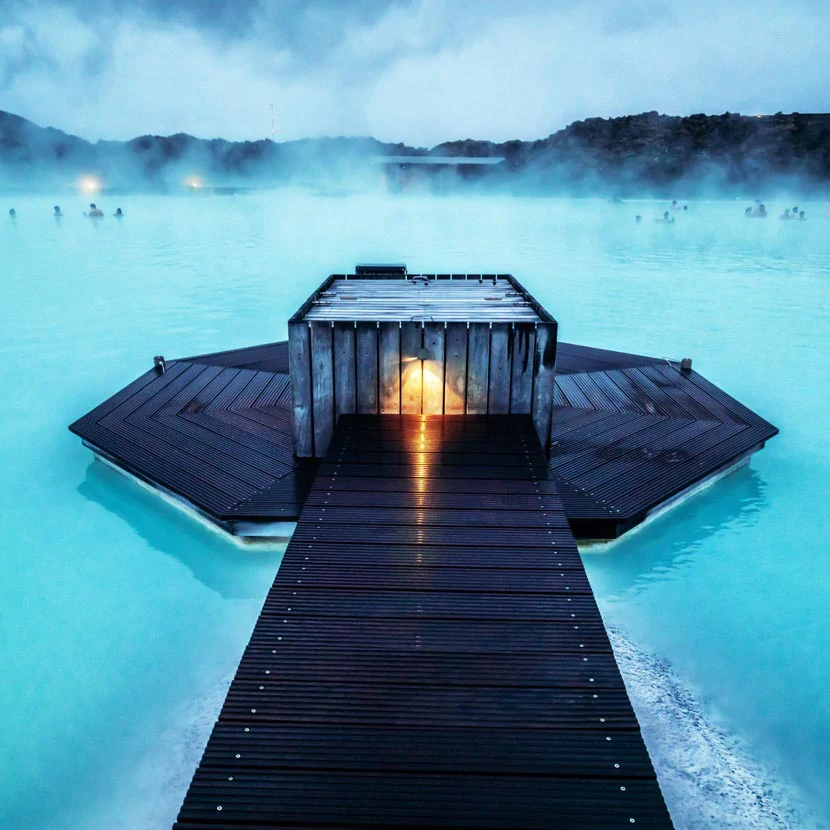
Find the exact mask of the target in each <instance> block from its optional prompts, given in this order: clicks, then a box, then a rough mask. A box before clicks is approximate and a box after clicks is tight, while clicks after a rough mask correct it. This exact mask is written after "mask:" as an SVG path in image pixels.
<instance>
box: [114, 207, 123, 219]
mask: <svg viewBox="0 0 830 830" xmlns="http://www.w3.org/2000/svg"><path fill="white" fill-rule="evenodd" d="M113 216H114V217H115V218H116V219H123V218H124V214H123V213H122V211H121V208H116V209H115V213H113Z"/></svg>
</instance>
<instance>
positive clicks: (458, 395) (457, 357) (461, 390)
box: [444, 323, 467, 415]
mask: <svg viewBox="0 0 830 830" xmlns="http://www.w3.org/2000/svg"><path fill="white" fill-rule="evenodd" d="M445 352H446V358H445V364H446V365H445V368H444V412H445V413H446V414H447V415H463V414H464V413H465V411H466V408H467V324H466V323H447V330H446V332H445Z"/></svg>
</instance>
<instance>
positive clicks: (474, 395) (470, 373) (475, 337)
mask: <svg viewBox="0 0 830 830" xmlns="http://www.w3.org/2000/svg"><path fill="white" fill-rule="evenodd" d="M489 371H490V324H489V323H470V330H469V339H468V344H467V412H468V413H469V414H470V415H483V414H485V413H486V412H487V389H488V383H487V376H488V373H489Z"/></svg>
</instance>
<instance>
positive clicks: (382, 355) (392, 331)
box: [378, 322, 401, 415]
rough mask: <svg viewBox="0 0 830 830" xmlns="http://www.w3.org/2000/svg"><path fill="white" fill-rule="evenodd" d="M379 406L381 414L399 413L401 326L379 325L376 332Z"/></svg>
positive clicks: (394, 324)
mask: <svg viewBox="0 0 830 830" xmlns="http://www.w3.org/2000/svg"><path fill="white" fill-rule="evenodd" d="M378 374H379V380H378V385H379V389H380V391H379V396H380V400H379V404H380V411H381V414H384V415H387V414H388V415H397V414H398V413H399V412H400V411H401V326H400V323H389V322H385V323H381V324H380V330H379V331H378Z"/></svg>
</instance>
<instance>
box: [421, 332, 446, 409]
mask: <svg viewBox="0 0 830 830" xmlns="http://www.w3.org/2000/svg"><path fill="white" fill-rule="evenodd" d="M444 335H445V331H444V323H425V324H424V348H425V349H426V351H427V352H429V360H426V361H424V367H423V384H424V391H423V408H422V412H423V414H424V415H441V414H443V412H444V339H445V338H444Z"/></svg>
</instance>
